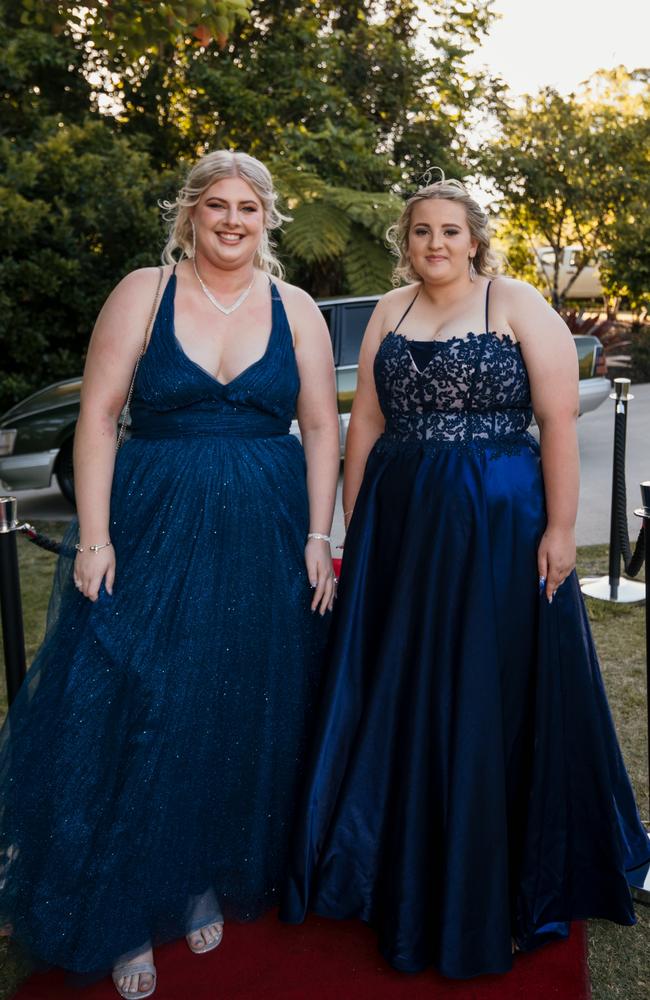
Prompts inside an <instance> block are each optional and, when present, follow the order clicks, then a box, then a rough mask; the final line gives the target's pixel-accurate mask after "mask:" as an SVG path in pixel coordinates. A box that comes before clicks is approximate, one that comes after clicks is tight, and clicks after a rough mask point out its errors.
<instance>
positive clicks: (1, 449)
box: [0, 430, 18, 455]
mask: <svg viewBox="0 0 650 1000" xmlns="http://www.w3.org/2000/svg"><path fill="white" fill-rule="evenodd" d="M17 433H18V431H15V430H0V455H11V453H12V451H13V450H14V443H15V441H16V435H17Z"/></svg>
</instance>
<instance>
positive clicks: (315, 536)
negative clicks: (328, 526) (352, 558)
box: [307, 531, 332, 542]
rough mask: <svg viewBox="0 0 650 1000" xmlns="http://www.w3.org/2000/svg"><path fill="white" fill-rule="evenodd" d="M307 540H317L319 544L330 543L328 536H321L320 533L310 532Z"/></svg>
mask: <svg viewBox="0 0 650 1000" xmlns="http://www.w3.org/2000/svg"><path fill="white" fill-rule="evenodd" d="M307 538H318V539H319V540H320V541H321V542H331V541H332V539H331V538H330V536H329V535H321V533H320V531H310V532H309V534H308V535H307Z"/></svg>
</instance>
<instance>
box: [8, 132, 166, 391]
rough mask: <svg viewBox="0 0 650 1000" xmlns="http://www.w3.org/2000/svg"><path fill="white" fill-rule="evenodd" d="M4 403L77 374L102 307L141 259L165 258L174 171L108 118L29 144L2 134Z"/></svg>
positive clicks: (144, 262) (144, 261)
mask: <svg viewBox="0 0 650 1000" xmlns="http://www.w3.org/2000/svg"><path fill="white" fill-rule="evenodd" d="M0 171H1V172H2V175H3V183H2V186H0V224H2V228H3V232H4V234H5V253H4V254H3V256H2V259H1V260H0V326H1V328H2V330H3V346H4V355H5V357H6V358H7V367H8V371H7V373H3V378H2V386H1V388H0V407H2V408H5V407H7V406H9V405H10V403H12V402H13V401H14V400H15V399H19V398H20V397H21V396H24V395H26V393H27V392H29V391H31V390H33V389H34V388H36V387H38V386H42V385H47V384H48V383H49V382H53V381H55V380H57V379H60V378H66V377H69V376H72V375H75V374H78V373H79V371H80V369H81V365H82V361H83V355H84V353H85V349H86V345H87V342H88V337H89V335H90V331H91V330H92V326H93V323H94V319H95V317H96V315H97V313H98V311H99V308H100V306H101V304H102V302H103V301H104V299H105V298H106V296H107V295H108V293H109V291H110V290H111V288H112V286H113V285H114V284H115V283H116V281H117V280H119V278H120V277H122V276H123V275H124V274H126V273H127V272H128V271H130V270H132V269H133V268H136V267H141V266H145V265H151V264H155V263H157V262H158V260H159V257H160V247H161V243H162V237H163V231H162V227H161V222H160V213H159V210H158V207H157V201H158V199H159V198H161V197H163V196H167V195H168V194H169V192H170V190H173V187H174V186H175V184H176V181H177V178H176V177H172V176H170V175H169V174H160V173H159V172H158V171H154V170H153V169H152V168H151V165H150V164H149V161H148V157H147V155H146V153H143V152H142V150H140V149H138V148H137V146H136V145H135V144H134V143H133V142H129V141H128V140H126V139H124V138H121V137H119V136H116V135H114V134H113V133H112V132H111V130H110V129H109V128H108V127H107V125H106V124H105V123H104V122H102V121H93V120H90V119H89V120H88V121H86V122H85V123H83V124H81V125H69V126H64V127H62V128H58V127H56V126H54V127H53V128H52V129H51V131H50V132H49V134H45V135H43V136H42V137H41V138H39V139H38V140H37V141H34V142H33V144H32V148H30V149H28V150H24V149H20V148H17V146H16V144H15V143H11V142H10V141H8V140H7V139H2V140H0Z"/></svg>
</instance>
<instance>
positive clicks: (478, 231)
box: [386, 168, 500, 285]
mask: <svg viewBox="0 0 650 1000" xmlns="http://www.w3.org/2000/svg"><path fill="white" fill-rule="evenodd" d="M438 169H439V168H438ZM440 175H441V176H440V180H437V181H434V182H433V183H430V184H427V185H426V186H425V187H421V188H420V189H419V190H418V191H416V192H415V194H413V195H411V197H410V198H409V199H408V201H407V202H406V205H405V206H404V209H403V210H402V214H401V215H400V217H399V219H398V220H397V222H396V223H395V224H394V225H392V226H391V227H390V229H389V230H388V232H387V233H386V239H387V241H388V244H389V246H390V248H391V250H392V252H393V253H394V255H395V256H396V257H397V264H396V265H395V267H394V268H393V284H395V285H399V284H400V283H401V282H402V281H405V282H408V283H411V282H414V281H421V280H422V278H421V276H420V275H419V274H418V273H417V271H415V270H414V269H413V266H412V264H411V259H410V257H409V252H408V249H409V232H410V229H411V218H412V215H413V209H414V208H415V206H416V205H417V204H418V203H419V202H421V201H428V200H429V199H431V198H444V199H445V200H446V201H456V202H459V203H460V204H461V205H462V206H463V207H464V209H465V215H466V217H467V224H468V226H469V231H470V233H471V235H472V239H474V240H476V242H477V243H478V247H477V249H476V255H475V257H474V268H475V270H476V273H477V274H484V275H486V276H487V277H489V278H494V277H496V275H497V274H498V273H499V270H500V259H499V257H498V255H497V254H496V253H495V252H494V250H491V249H490V229H489V220H488V216H487V214H486V213H485V212H484V211H483V209H482V208H481V206H480V205H479V204H478V202H476V201H475V200H474V198H472V196H471V195H470V193H469V192H468V190H467V188H466V187H465V185H464V184H461V182H460V181H457V180H454V179H450V180H447V179H446V178H445V175H444V173H443V171H442V170H440Z"/></svg>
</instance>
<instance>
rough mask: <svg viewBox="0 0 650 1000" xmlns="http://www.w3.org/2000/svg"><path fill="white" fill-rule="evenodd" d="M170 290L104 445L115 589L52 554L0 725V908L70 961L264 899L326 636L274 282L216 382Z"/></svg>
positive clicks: (32, 941)
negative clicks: (312, 580) (35, 631)
mask: <svg viewBox="0 0 650 1000" xmlns="http://www.w3.org/2000/svg"><path fill="white" fill-rule="evenodd" d="M175 288H176V277H175V275H172V277H171V278H170V280H169V282H168V284H167V286H166V289H165V291H164V294H163V298H162V301H161V304H160V309H159V312H158V316H157V319H156V321H155V324H154V328H153V331H152V337H151V342H150V345H149V348H148V350H147V353H146V354H145V356H144V359H143V361H142V363H141V365H140V369H139V373H138V377H137V385H136V392H135V394H134V400H133V405H132V420H133V434H132V437H131V439H130V440H128V441H127V442H126V443H125V444H124V446H123V447H122V449H121V450H120V452H119V454H118V456H117V464H116V468H115V476H114V484H113V492H112V501H111V538H112V540H113V544H114V546H115V552H116V560H117V576H116V581H115V586H114V593H113V596H112V597H111V596H109V595H108V594H107V593H106V591H105V590H104V589H102V591H101V593H100V597H99V599H98V601H97V602H96V603H95V604H93V603H91V602H90V601H88V600H87V599H85V598H84V597H83V596H81V595H79V594H78V592H77V591H76V590H75V588H74V586H73V584H72V580H71V560H69V559H61V560H60V562H59V567H58V578H59V579H58V590H57V594H55V596H54V598H53V602H52V606H51V615H50V621H49V625H48V632H47V636H46V639H45V641H44V643H43V645H42V647H41V649H40V651H39V652H38V654H37V656H36V659H35V661H34V664H33V666H32V667H31V670H30V671H29V673H28V676H27V680H26V682H25V683H24V684H23V686H22V688H21V691H20V694H19V696H18V698H17V699H16V701H15V703H14V705H13V706H12V709H11V712H10V715H9V719H8V721H7V723H6V725H5V727H4V730H3V734H2V746H1V750H0V794H1V796H2V811H1V815H0V851H1V861H2V869H1V872H0V879H1V881H0V919H1V920H2V922H3V923H4V922H5V921H6V922H9V923H11V924H12V925H13V929H14V934H15V936H16V937H17V939H18V940H19V941H21V942H22V943H23V945H25V946H26V947H27V948H28V949H29V950H30V951H31V952H32V953H33V954H34V955H36V956H38V957H39V958H40V959H43V960H45V961H46V962H49V963H52V964H55V965H59V966H63V967H65V968H68V969H72V970H76V971H80V972H86V971H88V972H90V971H94V970H98V971H99V970H105V969H107V968H109V967H110V966H111V965H112V964H113V962H114V961H115V959H116V957H118V956H120V955H122V954H124V953H126V952H129V951H132V950H134V949H136V948H138V947H141V946H142V945H143V944H144V943H145V942H147V941H149V940H151V941H152V942H153V943H154V944H155V943H157V942H160V941H163V940H167V939H171V938H175V937H180V936H182V935H183V934H185V933H186V932H187V931H188V930H190V929H195V928H196V927H198V926H201V925H203V924H205V923H207V922H208V921H210V920H215V919H219V917H220V913H221V911H222V912H223V913H224V915H225V917H226V918H229V917H231V916H232V917H235V918H242V919H249V918H252V917H254V916H256V915H257V914H259V913H260V912H261V911H263V910H264V909H267V908H268V907H271V906H273V905H275V904H276V902H277V894H278V889H279V887H280V885H281V882H282V878H283V875H284V873H285V863H286V854H287V836H288V829H289V826H290V820H291V812H292V809H293V807H294V805H295V793H296V782H297V777H298V771H299V766H300V761H301V759H302V758H303V751H304V747H303V740H304V734H305V732H306V727H307V725H308V717H309V708H310V705H311V703H312V699H313V692H314V685H315V684H316V683H317V681H318V674H319V666H320V660H321V650H322V641H323V639H324V631H323V630H324V627H325V625H324V621H323V620H322V619H321V618H320V616H319V615H312V614H311V612H310V600H311V590H310V587H309V582H308V580H307V575H306V570H305V565H304V544H305V539H306V533H307V531H308V501H307V492H306V482H305V460H304V455H303V450H302V446H301V444H300V442H299V441H298V440H297V438H296V437H294V436H291V435H290V434H289V426H290V423H291V420H292V417H293V415H294V412H295V404H296V397H297V394H298V389H299V377H298V370H297V366H296V360H295V356H294V353H293V346H292V341H291V334H290V330H289V327H288V323H287V318H286V315H285V311H284V307H283V305H282V301H281V298H280V295H279V293H278V290H277V288H276V287H275V285H271V295H272V299H273V309H272V312H273V324H272V331H271V335H270V340H269V343H268V348H267V350H266V353H265V354H264V356H263V357H262V358H261V359H260V360H259V361H257V362H256V363H254V364H252V365H251V366H250V367H248V368H246V369H245V371H243V372H242V373H241V374H240V375H239V376H238V377H237V378H235V379H233V380H232V381H231V382H229V383H228V384H226V385H223V384H221V383H220V382H219V381H217V380H216V379H215V378H213V377H212V376H211V375H210V374H208V373H207V372H206V371H204V370H203V369H202V368H201V367H199V366H198V365H197V364H195V363H194V362H193V361H191V360H190V358H189V357H188V356H187V355H186V354H185V353H184V352H183V350H182V348H181V346H180V343H179V342H178V340H177V339H176V337H175V334H174V294H175ZM74 530H75V529H74V528H73V531H74ZM66 541H67V544H68V545H70V544H72V542H74V535H71V536H70V537H68V538H67V539H66Z"/></svg>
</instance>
